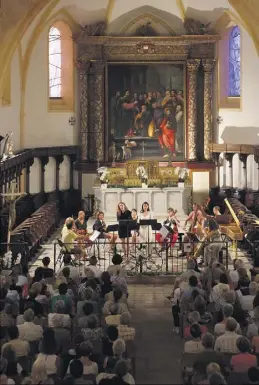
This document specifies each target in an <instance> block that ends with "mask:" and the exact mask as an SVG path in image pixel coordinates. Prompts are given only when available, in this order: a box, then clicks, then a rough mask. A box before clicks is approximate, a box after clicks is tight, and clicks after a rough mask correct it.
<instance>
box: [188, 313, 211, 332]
mask: <svg viewBox="0 0 259 385" xmlns="http://www.w3.org/2000/svg"><path fill="white" fill-rule="evenodd" d="M200 320H201V317H200V314H199V313H198V311H192V312H191V313H189V314H188V322H189V324H190V325H188V326H185V328H184V332H183V333H184V338H190V337H191V334H190V328H191V325H194V324H199V323H200ZM200 329H201V333H202V334H205V333H207V331H208V328H207V326H205V325H200Z"/></svg>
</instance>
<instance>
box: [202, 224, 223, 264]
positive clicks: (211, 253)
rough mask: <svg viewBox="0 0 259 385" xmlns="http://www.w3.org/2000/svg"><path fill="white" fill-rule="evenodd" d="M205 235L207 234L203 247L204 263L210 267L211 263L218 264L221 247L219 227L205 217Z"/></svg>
mask: <svg viewBox="0 0 259 385" xmlns="http://www.w3.org/2000/svg"><path fill="white" fill-rule="evenodd" d="M204 228H205V233H207V237H206V242H207V244H206V245H205V247H204V263H205V264H206V265H207V266H210V267H211V266H212V264H213V262H218V259H219V252H220V250H221V249H222V247H223V243H222V240H221V234H220V231H219V225H218V223H217V222H216V221H215V219H214V218H212V217H207V218H205V220H204Z"/></svg>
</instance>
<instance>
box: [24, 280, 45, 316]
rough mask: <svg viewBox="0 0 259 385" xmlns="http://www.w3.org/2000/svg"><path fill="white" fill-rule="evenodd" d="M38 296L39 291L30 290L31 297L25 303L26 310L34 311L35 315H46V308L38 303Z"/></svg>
mask: <svg viewBox="0 0 259 385" xmlns="http://www.w3.org/2000/svg"><path fill="white" fill-rule="evenodd" d="M37 296H38V291H37V290H36V289H35V288H32V287H31V288H30V290H29V297H28V298H27V299H26V300H25V301H24V308H26V309H32V310H33V311H34V314H42V315H43V314H44V308H43V306H42V304H41V303H40V302H38V301H36V297H37Z"/></svg>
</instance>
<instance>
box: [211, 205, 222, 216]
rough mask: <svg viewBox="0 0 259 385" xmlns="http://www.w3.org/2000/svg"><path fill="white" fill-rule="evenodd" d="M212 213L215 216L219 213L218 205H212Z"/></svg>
mask: <svg viewBox="0 0 259 385" xmlns="http://www.w3.org/2000/svg"><path fill="white" fill-rule="evenodd" d="M213 214H214V215H215V217H216V216H217V215H221V212H220V207H219V206H215V207H213Z"/></svg>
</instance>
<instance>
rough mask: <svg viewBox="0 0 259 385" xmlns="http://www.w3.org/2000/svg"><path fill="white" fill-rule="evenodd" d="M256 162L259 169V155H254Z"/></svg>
mask: <svg viewBox="0 0 259 385" xmlns="http://www.w3.org/2000/svg"><path fill="white" fill-rule="evenodd" d="M254 161H255V163H257V164H258V168H259V154H255V155H254Z"/></svg>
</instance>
